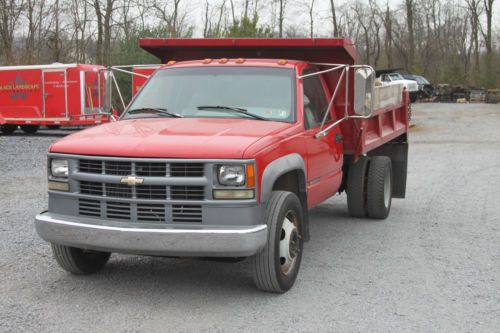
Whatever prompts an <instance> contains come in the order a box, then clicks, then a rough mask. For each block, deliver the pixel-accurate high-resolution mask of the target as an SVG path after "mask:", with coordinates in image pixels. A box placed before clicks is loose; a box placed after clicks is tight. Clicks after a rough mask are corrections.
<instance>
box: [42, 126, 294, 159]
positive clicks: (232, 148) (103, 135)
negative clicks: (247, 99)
mask: <svg viewBox="0 0 500 333" xmlns="http://www.w3.org/2000/svg"><path fill="white" fill-rule="evenodd" d="M291 125H292V124H289V123H281V122H275V121H260V120H253V119H239V118H238V119H225V118H224V119H215V118H174V119H172V118H148V119H131V120H121V121H117V122H113V123H109V124H104V125H100V126H96V127H92V128H89V129H86V130H83V131H80V132H77V133H74V134H71V135H69V136H67V137H65V138H62V139H60V140H58V141H56V142H55V143H54V144H53V145H52V146H51V147H50V150H49V151H50V152H51V153H64V154H77V155H100V156H123V157H150V158H155V157H156V158H242V157H243V154H244V152H245V150H246V149H247V148H248V147H250V146H251V145H252V144H253V143H255V142H257V141H258V140H259V139H261V138H263V137H265V136H268V135H271V134H274V133H278V132H281V131H283V130H285V129H286V128H289V127H290V126H291Z"/></svg>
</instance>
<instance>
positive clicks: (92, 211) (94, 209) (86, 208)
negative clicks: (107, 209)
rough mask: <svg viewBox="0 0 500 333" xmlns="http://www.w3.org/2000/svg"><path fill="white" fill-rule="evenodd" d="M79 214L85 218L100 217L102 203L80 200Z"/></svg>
mask: <svg viewBox="0 0 500 333" xmlns="http://www.w3.org/2000/svg"><path fill="white" fill-rule="evenodd" d="M78 214H80V215H83V216H92V217H100V216H101V202H100V201H99V200H87V199H79V200H78Z"/></svg>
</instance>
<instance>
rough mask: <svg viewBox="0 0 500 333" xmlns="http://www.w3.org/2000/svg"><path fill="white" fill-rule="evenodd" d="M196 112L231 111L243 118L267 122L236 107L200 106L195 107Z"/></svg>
mask: <svg viewBox="0 0 500 333" xmlns="http://www.w3.org/2000/svg"><path fill="white" fill-rule="evenodd" d="M197 109H198V110H207V111H210V110H215V111H217V110H225V111H233V112H237V113H240V114H244V115H245V116H249V117H252V118H254V119H259V120H269V119H267V118H264V117H261V116H258V115H256V114H253V113H250V112H248V110H247V109H243V108H238V107H234V106H226V105H200V106H198V107H197Z"/></svg>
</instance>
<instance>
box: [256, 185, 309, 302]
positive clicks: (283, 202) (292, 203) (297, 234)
mask: <svg viewBox="0 0 500 333" xmlns="http://www.w3.org/2000/svg"><path fill="white" fill-rule="evenodd" d="M266 216H267V221H266V222H267V227H268V240H267V244H266V246H265V247H264V249H262V251H261V252H259V253H257V254H255V255H254V256H253V257H251V264H252V271H253V280H254V282H255V285H256V286H257V288H259V289H261V290H264V291H269V292H275V293H284V292H286V291H288V290H289V289H290V288H292V286H293V284H294V283H295V280H296V278H297V274H298V272H299V268H300V263H301V261H302V248H303V239H302V231H303V212H302V205H301V203H300V200H299V198H298V197H297V196H296V195H295V194H294V193H292V192H285V191H273V192H272V193H271V197H270V199H269V202H268V203H267V206H266Z"/></svg>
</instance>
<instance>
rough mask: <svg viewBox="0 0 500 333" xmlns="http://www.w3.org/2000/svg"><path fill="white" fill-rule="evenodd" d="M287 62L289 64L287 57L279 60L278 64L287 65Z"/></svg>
mask: <svg viewBox="0 0 500 333" xmlns="http://www.w3.org/2000/svg"><path fill="white" fill-rule="evenodd" d="M286 64H288V60H285V59H281V60H278V65H286Z"/></svg>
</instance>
